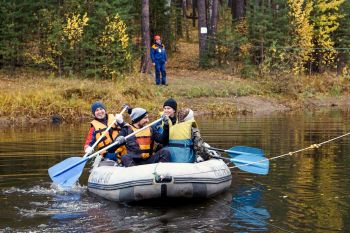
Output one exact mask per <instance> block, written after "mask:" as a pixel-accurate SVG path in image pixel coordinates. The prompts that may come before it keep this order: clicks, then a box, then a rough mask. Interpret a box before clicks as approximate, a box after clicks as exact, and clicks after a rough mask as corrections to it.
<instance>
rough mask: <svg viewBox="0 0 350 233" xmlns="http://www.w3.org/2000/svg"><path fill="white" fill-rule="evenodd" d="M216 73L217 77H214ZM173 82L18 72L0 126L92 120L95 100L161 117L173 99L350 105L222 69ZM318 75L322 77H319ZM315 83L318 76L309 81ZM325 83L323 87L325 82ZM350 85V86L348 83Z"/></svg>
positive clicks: (6, 91)
mask: <svg viewBox="0 0 350 233" xmlns="http://www.w3.org/2000/svg"><path fill="white" fill-rule="evenodd" d="M214 74H215V78H213V77H214ZM168 77H169V86H156V85H154V83H153V82H154V80H153V78H151V77H150V76H149V75H143V76H142V77H140V76H139V75H134V76H130V77H128V78H125V79H123V80H119V81H108V80H98V79H81V78H78V77H74V78H72V77H60V78H59V77H53V76H50V74H48V73H44V72H29V71H28V70H27V71H26V72H25V73H23V72H16V73H14V74H9V73H4V72H3V73H1V75H0V87H1V88H0V90H1V92H0V126H7V125H11V124H28V123H42V122H44V123H50V122H57V123H59V122H67V123H73V122H78V121H87V120H88V119H90V118H91V112H90V104H91V103H92V102H93V101H96V100H102V101H103V102H104V103H105V104H106V106H107V108H108V110H109V112H113V113H116V112H118V111H119V110H120V109H121V107H122V105H123V104H124V103H128V104H130V105H131V106H142V107H144V108H146V109H148V111H149V112H150V113H151V115H153V116H155V115H157V114H158V112H159V111H161V109H162V104H163V102H164V101H165V100H166V99H167V98H168V97H173V98H175V99H176V100H177V101H178V104H179V108H183V107H190V108H192V109H193V110H194V111H195V113H196V114H197V115H201V114H207V115H213V116H218V115H220V116H221V115H235V114H270V113H273V112H286V111H296V110H302V109H305V108H307V109H310V110H313V109H319V108H335V107H337V108H342V109H349V108H350V96H349V95H347V93H345V94H338V95H334V96H332V95H331V93H329V91H327V89H326V88H325V89H324V90H325V91H324V92H321V91H318V92H314V93H313V95H312V96H309V97H308V96H306V94H307V93H309V92H308V88H307V87H306V86H303V85H302V82H303V80H299V82H300V83H295V84H294V85H299V86H301V87H303V89H302V90H301V91H299V92H298V93H294V94H293V93H275V92H273V89H270V88H269V87H270V86H271V84H269V83H263V82H259V81H256V80H255V81H254V80H246V79H239V78H237V77H234V76H229V75H225V74H220V73H218V72H216V71H193V70H192V71H189V70H187V71H186V70H175V69H171V71H170V72H169V75H168ZM313 79H316V78H313ZM309 81H312V80H309ZM319 86H322V85H319ZM343 87H346V86H343Z"/></svg>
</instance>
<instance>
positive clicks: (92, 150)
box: [85, 146, 94, 154]
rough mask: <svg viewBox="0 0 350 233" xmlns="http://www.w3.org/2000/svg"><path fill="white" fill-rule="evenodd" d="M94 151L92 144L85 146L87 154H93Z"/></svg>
mask: <svg viewBox="0 0 350 233" xmlns="http://www.w3.org/2000/svg"><path fill="white" fill-rule="evenodd" d="M93 152H94V148H93V147H91V146H88V147H86V148H85V153H86V154H92V153H93Z"/></svg>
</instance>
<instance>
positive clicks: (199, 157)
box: [196, 156, 204, 163]
mask: <svg viewBox="0 0 350 233" xmlns="http://www.w3.org/2000/svg"><path fill="white" fill-rule="evenodd" d="M203 161H204V159H203V158H202V157H201V156H198V157H197V159H196V162H197V163H200V162H203Z"/></svg>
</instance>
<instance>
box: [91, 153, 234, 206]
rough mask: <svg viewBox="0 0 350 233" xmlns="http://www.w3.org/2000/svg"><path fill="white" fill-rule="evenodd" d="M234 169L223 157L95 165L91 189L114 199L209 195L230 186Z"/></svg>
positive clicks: (127, 199)
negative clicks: (119, 165)
mask: <svg viewBox="0 0 350 233" xmlns="http://www.w3.org/2000/svg"><path fill="white" fill-rule="evenodd" d="M231 179H232V176H231V171H230V169H229V168H228V167H227V165H226V164H225V163H224V162H223V161H222V160H221V159H211V160H208V161H204V162H201V163H156V164H147V165H139V166H134V167H118V166H108V165H107V166H106V165H105V166H104V165H103V163H101V164H100V166H98V167H95V168H93V170H92V171H91V174H90V176H89V180H88V190H89V191H90V192H92V193H94V194H96V195H98V196H101V197H104V198H106V199H109V200H112V201H120V202H134V201H141V200H148V199H156V198H208V197H212V196H215V195H217V194H219V193H222V192H224V191H225V190H227V189H228V188H229V187H230V185H231Z"/></svg>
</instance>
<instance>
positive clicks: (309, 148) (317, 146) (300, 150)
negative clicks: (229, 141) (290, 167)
mask: <svg viewBox="0 0 350 233" xmlns="http://www.w3.org/2000/svg"><path fill="white" fill-rule="evenodd" d="M348 135H350V132H349V133H346V134H343V135H340V136H338V137H335V138H332V139H329V140H327V141H324V142H321V143H318V144H312V145H310V146H308V147H306V148H303V149H299V150H296V151H291V152H288V153H286V154H282V155H278V156H275V157H272V158H266V159H262V160H259V161H256V162H252V163H246V164H242V165H237V166H232V167H229V168H230V169H231V168H232V169H233V168H238V167H243V166H249V165H251V164H256V163H261V162H264V161H266V160H274V159H278V158H282V157H284V156H287V155H290V156H292V155H293V154H296V153H299V152H302V151H305V150H311V149H317V148H319V147H321V146H322V145H323V144H326V143H330V142H332V141H335V140H338V139H340V138H343V137H345V136H348Z"/></svg>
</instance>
